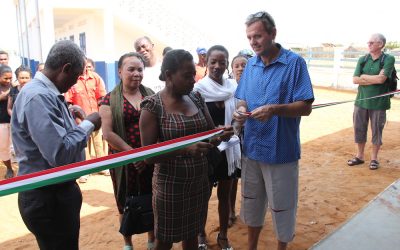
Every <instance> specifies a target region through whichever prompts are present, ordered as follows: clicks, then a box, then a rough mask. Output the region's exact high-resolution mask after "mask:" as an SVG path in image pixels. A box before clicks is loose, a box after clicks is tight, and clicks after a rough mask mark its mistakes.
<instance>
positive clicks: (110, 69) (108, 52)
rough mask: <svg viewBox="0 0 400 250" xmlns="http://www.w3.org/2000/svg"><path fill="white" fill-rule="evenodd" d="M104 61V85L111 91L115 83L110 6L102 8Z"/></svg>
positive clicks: (112, 25) (113, 35) (112, 17)
mask: <svg viewBox="0 0 400 250" xmlns="http://www.w3.org/2000/svg"><path fill="white" fill-rule="evenodd" d="M103 20H104V22H103V26H104V29H103V30H104V34H103V36H104V52H105V53H104V61H105V63H106V75H107V76H106V79H104V80H105V81H106V85H107V89H108V90H112V89H113V88H114V86H115V83H116V82H117V79H115V60H116V58H115V39H114V37H115V31H114V14H113V11H112V7H111V6H108V7H107V6H105V7H104V18H103Z"/></svg>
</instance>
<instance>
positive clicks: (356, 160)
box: [347, 156, 364, 166]
mask: <svg viewBox="0 0 400 250" xmlns="http://www.w3.org/2000/svg"><path fill="white" fill-rule="evenodd" d="M360 164H364V160H361V159H360V158H358V157H357V156H355V157H354V158H353V159H350V160H348V161H347V165H349V166H355V165H360Z"/></svg>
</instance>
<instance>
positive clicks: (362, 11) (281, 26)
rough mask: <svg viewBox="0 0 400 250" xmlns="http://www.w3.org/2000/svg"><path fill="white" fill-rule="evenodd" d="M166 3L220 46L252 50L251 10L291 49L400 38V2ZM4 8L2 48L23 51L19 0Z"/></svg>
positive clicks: (5, 2) (5, 0)
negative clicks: (378, 36) (265, 17)
mask: <svg viewBox="0 0 400 250" xmlns="http://www.w3.org/2000/svg"><path fill="white" fill-rule="evenodd" d="M42 1H43V2H45V1H51V0H42ZM83 1H84V0H83ZM143 1H145V0H143ZM160 1H162V2H163V3H168V4H169V5H170V6H171V8H172V9H173V10H174V11H176V15H181V16H182V17H184V18H185V19H186V20H189V22H192V24H193V25H196V26H197V27H199V28H200V29H202V30H206V31H207V32H208V33H210V34H212V35H213V36H214V37H215V38H216V40H218V41H220V42H219V43H220V44H223V45H224V44H232V46H231V47H232V48H234V49H235V50H236V49H241V48H249V45H248V42H247V39H246V34H245V26H244V21H245V19H246V17H247V16H248V15H249V14H251V13H255V12H257V11H260V10H265V11H267V12H269V13H270V14H271V15H272V17H273V18H274V19H275V23H276V28H277V37H276V41H277V42H279V43H281V44H282V45H284V46H286V47H288V46H293V45H297V44H299V45H303V46H313V45H319V44H321V43H336V44H338V43H339V44H344V45H348V44H351V43H355V44H358V45H366V42H367V41H368V39H369V37H370V35H371V34H373V33H377V32H379V33H382V34H383V35H385V36H386V38H387V41H400V18H399V16H400V1H398V0H397V1H396V0H329V1H328V0H303V1H298V0H274V1H271V0H247V1H243V0H186V1H185V0H160ZM109 2H110V4H111V3H112V1H109ZM0 11H1V13H2V14H1V15H2V19H3V20H10V22H7V23H3V25H2V38H1V39H0V49H7V50H13V49H14V50H16V51H17V50H18V46H17V44H18V38H17V32H16V17H15V7H14V6H13V0H0ZM7 24H8V25H7ZM209 45H212V44H209ZM204 46H208V45H204Z"/></svg>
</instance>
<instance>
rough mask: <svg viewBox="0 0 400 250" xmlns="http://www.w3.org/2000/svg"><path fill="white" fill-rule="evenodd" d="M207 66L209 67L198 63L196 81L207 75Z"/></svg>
mask: <svg viewBox="0 0 400 250" xmlns="http://www.w3.org/2000/svg"><path fill="white" fill-rule="evenodd" d="M206 68H207V67H201V66H199V65H197V64H196V76H195V77H194V79H195V80H196V82H198V81H199V80H200V79H202V78H203V77H204V76H205V74H206Z"/></svg>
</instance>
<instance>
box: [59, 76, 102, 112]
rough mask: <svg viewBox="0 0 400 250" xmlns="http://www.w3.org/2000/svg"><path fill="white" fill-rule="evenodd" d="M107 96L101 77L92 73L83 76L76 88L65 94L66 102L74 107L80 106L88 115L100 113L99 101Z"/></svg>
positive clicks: (73, 87) (80, 77)
mask: <svg viewBox="0 0 400 250" xmlns="http://www.w3.org/2000/svg"><path fill="white" fill-rule="evenodd" d="M106 94H107V92H106V89H105V86H104V82H103V80H102V79H101V77H100V76H99V75H98V74H97V73H95V72H90V73H88V74H86V75H81V76H79V78H78V81H77V82H76V84H75V85H74V86H72V87H71V88H70V89H69V90H68V92H66V93H65V95H64V96H65V100H66V101H67V102H69V103H72V104H73V105H79V106H81V108H82V109H83V111H85V113H86V115H90V114H91V113H94V112H98V111H99V104H98V100H99V99H100V98H102V97H103V96H105V95H106Z"/></svg>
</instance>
